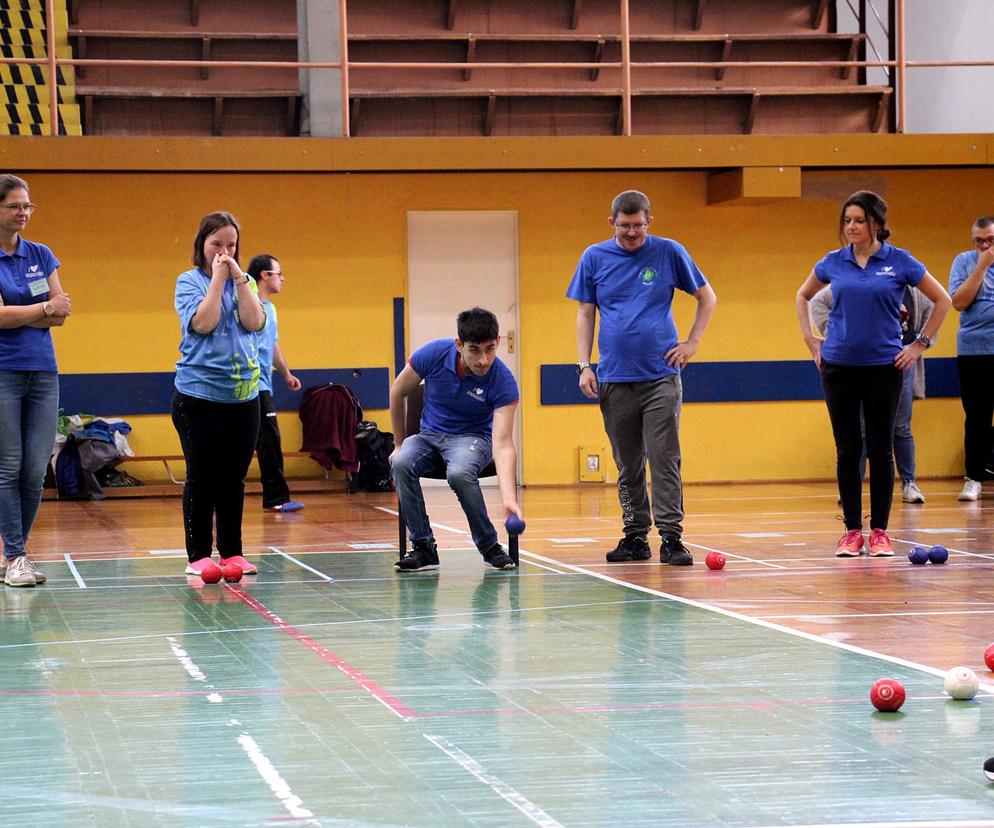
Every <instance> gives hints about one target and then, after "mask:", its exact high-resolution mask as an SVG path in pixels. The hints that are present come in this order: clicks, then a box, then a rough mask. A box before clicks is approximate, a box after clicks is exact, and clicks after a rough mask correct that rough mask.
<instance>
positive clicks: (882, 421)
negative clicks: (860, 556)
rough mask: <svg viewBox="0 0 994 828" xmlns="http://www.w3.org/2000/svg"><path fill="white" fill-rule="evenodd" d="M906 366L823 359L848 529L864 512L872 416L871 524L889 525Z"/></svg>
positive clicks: (857, 526)
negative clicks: (863, 473)
mask: <svg viewBox="0 0 994 828" xmlns="http://www.w3.org/2000/svg"><path fill="white" fill-rule="evenodd" d="M901 379H902V378H901V370H900V369H899V368H896V367H895V366H893V365H832V364H831V363H828V362H824V361H823V362H822V364H821V387H822V388H823V389H824V391H825V403H826V404H827V405H828V416H829V418H830V419H831V421H832V433H833V434H834V436H835V451H836V466H835V475H836V477H837V479H838V481H839V497H840V498H841V499H842V513H843V516H844V518H845V523H846V529H861V528H862V527H863V518H862V515H861V514H860V513H861V512H862V508H863V492H862V482H861V480H860V473H859V465H860V456H861V455H862V453H863V437H862V434H861V432H860V423H859V412H860V407H862V409H863V415H864V419H865V422H866V456H867V459H868V460H869V461H870V528H871V529H886V528H887V522H888V521H889V520H890V507H891V502H892V501H893V498H894V421H895V419H896V418H897V403H898V400H899V399H900V396H901Z"/></svg>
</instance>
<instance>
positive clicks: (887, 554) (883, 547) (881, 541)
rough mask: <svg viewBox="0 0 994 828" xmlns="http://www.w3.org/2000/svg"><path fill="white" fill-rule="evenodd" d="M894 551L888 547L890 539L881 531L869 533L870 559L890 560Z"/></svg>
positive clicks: (876, 530)
mask: <svg viewBox="0 0 994 828" xmlns="http://www.w3.org/2000/svg"><path fill="white" fill-rule="evenodd" d="M893 556H894V549H893V548H892V547H891V545H890V538H888V537H887V533H886V532H885V531H884V530H883V529H874V530H872V531H871V532H870V557H871V558H892V557H893Z"/></svg>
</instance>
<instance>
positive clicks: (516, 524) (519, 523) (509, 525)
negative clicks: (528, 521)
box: [504, 515, 525, 535]
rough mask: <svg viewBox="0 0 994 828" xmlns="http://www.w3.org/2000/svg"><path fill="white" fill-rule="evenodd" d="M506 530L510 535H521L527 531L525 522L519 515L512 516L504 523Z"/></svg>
mask: <svg viewBox="0 0 994 828" xmlns="http://www.w3.org/2000/svg"><path fill="white" fill-rule="evenodd" d="M504 528H505V529H507V534H509V535H520V534H521V533H522V532H524V531H525V522H524V521H523V520H522V519H521V518H519V517H518V516H517V515H511V516H510V517H509V518H508V519H507V520H505V521H504Z"/></svg>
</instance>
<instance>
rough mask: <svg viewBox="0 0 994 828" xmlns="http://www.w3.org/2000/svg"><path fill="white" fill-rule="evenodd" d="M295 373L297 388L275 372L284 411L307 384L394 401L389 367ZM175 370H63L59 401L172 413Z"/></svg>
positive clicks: (73, 409)
mask: <svg viewBox="0 0 994 828" xmlns="http://www.w3.org/2000/svg"><path fill="white" fill-rule="evenodd" d="M293 373H294V375H295V376H297V377H298V378H299V379H300V382H301V383H302V385H303V388H302V389H301V390H300V391H298V392H296V393H293V392H291V391H289V390H288V389H287V387H286V384H285V383H284V382H283V379H282V378H281V377H279V376H275V377H273V399H274V401H275V403H276V407H277V408H278V409H279V410H280V411H297V410H298V409H299V408H300V403H301V401H302V400H303V399H304V390H305V389H307V388H309V387H310V386H312V385H325V384H326V383H329V382H337V383H340V384H342V385H347V386H349V388H351V389H352V390H353V392H355V395H356V396H357V397H358V398H359V402H360V404H361V405H362V407H363V409H364V410H366V411H372V410H374V409H384V408H389V407H390V369H389V368H302V369H294V372H293ZM175 376H176V375H175V374H173V373H172V372H161V373H142V374H62V375H61V376H60V377H59V388H60V395H61V396H60V403H59V404H60V405H61V406H62V408H63V410H64V411H65V412H66V413H67V414H78V413H81V412H82V413H86V414H102V415H104V416H108V417H110V416H115V415H122V416H124V415H129V414H130V415H134V414H168V413H169V410H170V401H171V400H172V396H173V381H174V379H175Z"/></svg>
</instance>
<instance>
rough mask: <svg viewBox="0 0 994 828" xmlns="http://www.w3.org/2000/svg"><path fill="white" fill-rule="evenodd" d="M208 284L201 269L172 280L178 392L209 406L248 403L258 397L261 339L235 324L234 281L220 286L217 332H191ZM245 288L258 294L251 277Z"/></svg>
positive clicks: (235, 287) (207, 276) (190, 271)
mask: <svg viewBox="0 0 994 828" xmlns="http://www.w3.org/2000/svg"><path fill="white" fill-rule="evenodd" d="M210 283H211V277H210V276H209V275H208V274H206V273H204V272H203V271H202V270H200V269H199V268H193V270H188V271H186V273H181V274H180V276H179V278H178V279H177V280H176V301H175V304H176V313H177V314H179V321H180V329H181V330H182V336H183V338H182V339H181V340H180V345H179V350H180V359H179V362H177V363H176V390H177V391H179V392H180V393H182V394H188V395H189V396H191V397H199V398H200V399H202V400H211V401H213V402H221V403H239V402H247V401H248V400H252V399H255V397H257V396H259V374H260V370H259V344H258V339H259V335H258V334H257V333H253V332H250V331H246V330H245V329H244V328H243V327H242V326H241V325H240V324H239V323H238V294H237V291H238V288H237V286H236V285H235V283H234V282H233V281H232V280H230V279H225V281H224V289H223V291H222V293H221V318H220V320H219V321H218V323H217V327H215V328H214V330H212V331H210V332H209V333H205V334H199V333H196V332H195V331H194V330H193V329H192V328H191V327H190V322H191V320H192V319H193V316H194V314H195V313H196V312H197V308H198V307H200V303H201V302H203V301H204V299H205V298H206V297H207V288H208V286H209V285H210ZM249 286H250V287H251V288H252V291H253V293H254V294H255V295H258V292H259V291H258V288H257V287H256V284H255V281H254V280H253V279H252V278H251V277H249Z"/></svg>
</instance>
